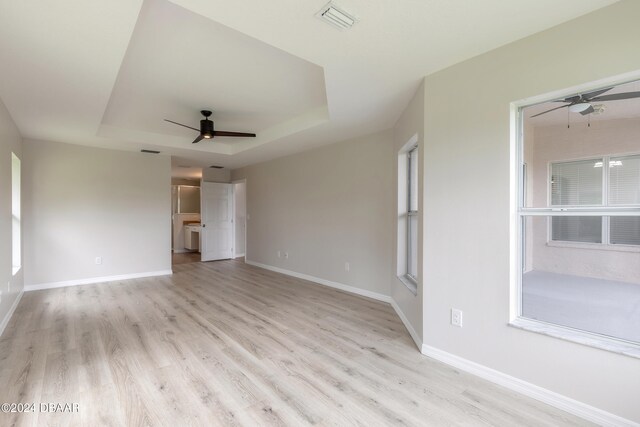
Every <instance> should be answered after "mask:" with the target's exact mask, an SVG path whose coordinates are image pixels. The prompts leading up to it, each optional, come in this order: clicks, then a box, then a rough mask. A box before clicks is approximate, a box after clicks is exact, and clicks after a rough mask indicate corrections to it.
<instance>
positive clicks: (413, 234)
mask: <svg viewBox="0 0 640 427" xmlns="http://www.w3.org/2000/svg"><path fill="white" fill-rule="evenodd" d="M407 277H408V278H409V279H410V280H413V281H414V282H417V280H418V147H414V148H413V149H412V150H411V151H409V153H408V154H407Z"/></svg>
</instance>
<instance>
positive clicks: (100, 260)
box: [95, 256, 102, 265]
mask: <svg viewBox="0 0 640 427" xmlns="http://www.w3.org/2000/svg"><path fill="white" fill-rule="evenodd" d="M95 263H96V265H100V264H102V257H101V256H97V257H96V259H95Z"/></svg>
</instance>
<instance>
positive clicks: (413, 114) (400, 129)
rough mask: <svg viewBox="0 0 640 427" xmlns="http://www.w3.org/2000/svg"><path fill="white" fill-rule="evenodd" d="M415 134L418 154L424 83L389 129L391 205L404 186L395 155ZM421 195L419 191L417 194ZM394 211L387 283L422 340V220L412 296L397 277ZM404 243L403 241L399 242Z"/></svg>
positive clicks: (397, 229)
mask: <svg viewBox="0 0 640 427" xmlns="http://www.w3.org/2000/svg"><path fill="white" fill-rule="evenodd" d="M414 135H417V139H418V141H417V143H418V150H419V152H420V153H422V152H423V150H424V137H423V136H424V83H421V84H420V85H419V87H418V89H417V91H416V94H415V95H414V97H413V99H412V100H411V102H410V103H409V105H408V106H407V108H406V109H405V110H404V112H403V113H402V115H401V116H400V118H399V119H398V121H397V122H396V124H395V126H394V128H393V147H394V152H393V153H392V157H391V158H390V159H389V161H390V162H391V164H392V167H393V173H392V175H391V179H392V187H393V200H392V201H391V202H390V203H391V204H392V206H394V207H396V206H397V204H398V190H399V187H398V185H404V182H402V183H400V182H398V178H397V177H398V154H399V152H400V150H401V149H402V148H403V147H404V146H405V145H406V144H407V142H408V141H409V140H410V139H411V138H412V137H413V136H414ZM423 159H424V158H423V156H421V159H420V161H419V165H418V172H419V173H418V175H419V179H420V180H421V179H423V177H424V174H423V165H424V161H423ZM423 189H424V186H423V184H419V185H418V191H419V192H422V191H423ZM421 194H422V193H421ZM422 199H423V198H422V197H420V198H419V201H418V209H419V211H420V212H421V213H422V214H424V209H423V206H422ZM397 214H398V210H397V209H394V215H393V218H392V223H391V224H390V227H391V229H392V230H393V242H394V247H393V255H392V262H393V268H392V271H391V277H390V279H389V280H390V283H391V297H392V298H393V300H394V301H395V302H396V304H397V306H398V307H399V308H400V311H402V313H403V314H404V316H405V318H406V319H407V321H408V322H409V324H410V325H411V327H412V328H413V330H414V332H415V336H416V337H417V338H418V340H422V295H423V294H422V289H423V288H422V264H423V261H422V257H423V251H422V224H423V221H422V219H420V220H419V223H418V230H419V238H418V289H417V295H414V294H413V293H412V292H411V291H410V290H409V288H407V286H405V285H404V283H402V282H401V281H400V280H399V279H398V270H399V268H398V257H397V254H396V252H397V248H398V244H399V240H400V241H402V237H403V236H399V234H400V233H402V232H404V226H403V225H401V226H400V227H398V215H397ZM403 245H404V243H403Z"/></svg>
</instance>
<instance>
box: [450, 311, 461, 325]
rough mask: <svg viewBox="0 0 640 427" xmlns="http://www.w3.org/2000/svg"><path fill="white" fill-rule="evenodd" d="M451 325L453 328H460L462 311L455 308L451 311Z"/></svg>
mask: <svg viewBox="0 0 640 427" xmlns="http://www.w3.org/2000/svg"><path fill="white" fill-rule="evenodd" d="M451 324H452V325H453V326H457V327H459V328H462V310H458V309H455V308H452V309H451Z"/></svg>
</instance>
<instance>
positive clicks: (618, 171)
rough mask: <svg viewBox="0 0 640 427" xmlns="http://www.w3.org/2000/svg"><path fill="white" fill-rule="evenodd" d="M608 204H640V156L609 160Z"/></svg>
mask: <svg viewBox="0 0 640 427" xmlns="http://www.w3.org/2000/svg"><path fill="white" fill-rule="evenodd" d="M609 204H611V205H638V204H640V156H627V157H611V159H610V160H609Z"/></svg>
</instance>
